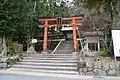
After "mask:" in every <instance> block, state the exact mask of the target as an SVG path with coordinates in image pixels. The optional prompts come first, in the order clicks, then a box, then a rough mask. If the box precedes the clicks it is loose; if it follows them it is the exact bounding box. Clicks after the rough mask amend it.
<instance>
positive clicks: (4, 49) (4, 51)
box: [2, 35, 7, 56]
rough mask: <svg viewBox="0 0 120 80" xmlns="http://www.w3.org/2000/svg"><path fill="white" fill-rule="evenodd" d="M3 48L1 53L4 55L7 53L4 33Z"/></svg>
mask: <svg viewBox="0 0 120 80" xmlns="http://www.w3.org/2000/svg"><path fill="white" fill-rule="evenodd" d="M2 45H3V50H2V55H4V56H6V54H7V47H6V38H5V35H3V44H2Z"/></svg>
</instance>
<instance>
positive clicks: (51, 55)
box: [23, 53, 73, 57]
mask: <svg viewBox="0 0 120 80" xmlns="http://www.w3.org/2000/svg"><path fill="white" fill-rule="evenodd" d="M23 56H32V57H34V56H35V57H38V56H39V57H44V56H45V57H48V56H49V57H71V56H73V54H72V53H71V54H23Z"/></svg>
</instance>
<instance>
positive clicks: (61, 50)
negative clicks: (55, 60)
mask: <svg viewBox="0 0 120 80" xmlns="http://www.w3.org/2000/svg"><path fill="white" fill-rule="evenodd" d="M55 53H56V54H72V53H73V41H72V40H67V41H63V42H62V43H61V45H60V46H59V47H58V49H57V50H56V51H55Z"/></svg>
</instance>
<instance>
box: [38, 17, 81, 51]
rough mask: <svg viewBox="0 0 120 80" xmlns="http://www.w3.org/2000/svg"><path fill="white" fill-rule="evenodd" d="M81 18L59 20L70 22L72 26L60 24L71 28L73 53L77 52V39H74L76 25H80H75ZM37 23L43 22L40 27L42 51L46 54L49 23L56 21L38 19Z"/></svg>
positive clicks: (54, 19) (52, 19) (55, 19)
mask: <svg viewBox="0 0 120 80" xmlns="http://www.w3.org/2000/svg"><path fill="white" fill-rule="evenodd" d="M82 18H83V17H70V18H61V20H62V21H70V20H71V21H72V24H61V26H63V25H69V26H72V28H73V44H74V46H73V47H74V51H75V52H76V51H77V37H76V25H81V24H77V23H76V20H82ZM38 21H39V22H45V24H44V25H42V27H44V41H43V50H44V51H45V52H46V49H47V36H48V27H49V22H50V21H57V18H48V19H40V18H39V19H38Z"/></svg>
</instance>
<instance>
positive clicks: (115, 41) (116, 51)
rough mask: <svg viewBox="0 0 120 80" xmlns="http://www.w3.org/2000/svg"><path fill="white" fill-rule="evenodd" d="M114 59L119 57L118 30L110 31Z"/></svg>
mask: <svg viewBox="0 0 120 80" xmlns="http://www.w3.org/2000/svg"><path fill="white" fill-rule="evenodd" d="M112 38H113V45H114V55H115V57H120V30H112Z"/></svg>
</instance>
